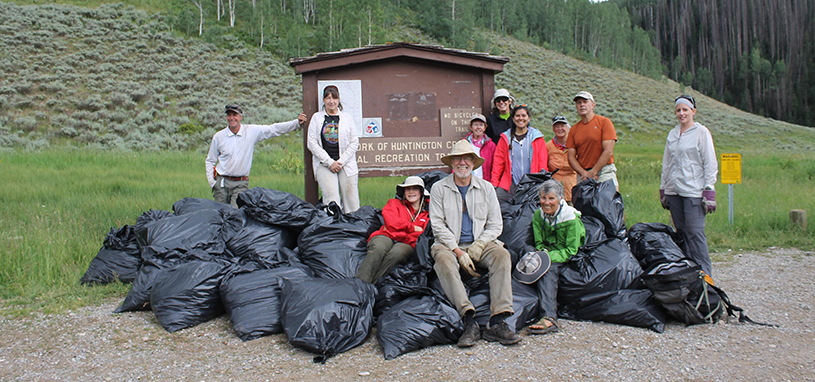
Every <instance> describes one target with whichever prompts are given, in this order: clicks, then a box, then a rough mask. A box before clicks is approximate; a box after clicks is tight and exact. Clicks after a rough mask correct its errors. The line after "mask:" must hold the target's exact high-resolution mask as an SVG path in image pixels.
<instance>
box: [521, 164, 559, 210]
mask: <svg viewBox="0 0 815 382" xmlns="http://www.w3.org/2000/svg"><path fill="white" fill-rule="evenodd" d="M549 179H552V173H550V172H548V171H546V170H542V171H541V172H539V173H535V174H526V175H524V176H523V177H522V178H521V181H520V182H518V186H517V187H516V188H515V193H514V194H512V204H531V205H533V206H535V207H536V209H537V208H540V185H541V184H543V182H545V181H547V180H549Z"/></svg>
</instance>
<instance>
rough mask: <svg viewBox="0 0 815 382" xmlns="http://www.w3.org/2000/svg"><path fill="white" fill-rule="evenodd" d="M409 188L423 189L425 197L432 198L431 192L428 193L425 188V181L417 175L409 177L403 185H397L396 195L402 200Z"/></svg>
mask: <svg viewBox="0 0 815 382" xmlns="http://www.w3.org/2000/svg"><path fill="white" fill-rule="evenodd" d="M408 187H421V188H422V191H423V192H424V196H430V192H428V191H427V189H426V188H425V187H424V181H423V180H422V178H420V177H418V176H415V175H414V176H409V177H407V178H406V179H405V181H404V182H402V184H397V185H396V195H397V196H399V197H400V198H404V197H405V189H406V188H408Z"/></svg>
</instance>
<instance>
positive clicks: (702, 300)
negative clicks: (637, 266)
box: [642, 259, 727, 325]
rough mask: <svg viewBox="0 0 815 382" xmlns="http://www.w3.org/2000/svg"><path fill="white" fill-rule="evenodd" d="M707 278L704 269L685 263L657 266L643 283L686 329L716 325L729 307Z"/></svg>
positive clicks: (689, 262) (645, 275)
mask: <svg viewBox="0 0 815 382" xmlns="http://www.w3.org/2000/svg"><path fill="white" fill-rule="evenodd" d="M705 276H706V275H705V273H704V272H703V271H702V267H700V266H699V265H697V264H696V263H694V262H693V261H692V260H688V259H684V260H680V261H678V262H674V263H663V264H659V265H657V266H656V267H654V268H653V269H651V270H650V271H649V272H648V273H646V274H643V275H642V281H643V282H644V283H645V286H646V287H648V289H650V290H651V292H653V293H654V298H655V299H656V300H657V301H659V303H660V304H662V307H664V308H665V310H666V311H667V312H668V314H670V315H671V316H672V317H673V318H675V319H677V320H678V321H681V322H684V323H685V324H686V325H694V324H706V323H707V324H713V323H716V322H717V321H719V319H721V318H722V315H723V313H724V311H725V310H726V309H727V307H726V305H725V302H724V300H723V299H722V297H721V296H720V295H719V293H718V291H717V290H716V289H715V288H714V287H713V285H711V283H709V282H708V281H707V280H706V278H705ZM707 279H709V277H708V278H707Z"/></svg>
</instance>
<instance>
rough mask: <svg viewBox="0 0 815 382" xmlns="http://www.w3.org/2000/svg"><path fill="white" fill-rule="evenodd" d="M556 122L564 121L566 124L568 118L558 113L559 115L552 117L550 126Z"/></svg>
mask: <svg viewBox="0 0 815 382" xmlns="http://www.w3.org/2000/svg"><path fill="white" fill-rule="evenodd" d="M556 123H565V124H567V125H568V124H569V120H567V119H566V117H564V116H562V115H559V116H557V117H555V118H552V126H554V125H555V124H556Z"/></svg>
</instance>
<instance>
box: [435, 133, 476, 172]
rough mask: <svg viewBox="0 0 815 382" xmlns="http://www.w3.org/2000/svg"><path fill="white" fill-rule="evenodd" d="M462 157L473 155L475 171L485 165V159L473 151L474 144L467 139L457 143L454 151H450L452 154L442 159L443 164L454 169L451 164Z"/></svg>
mask: <svg viewBox="0 0 815 382" xmlns="http://www.w3.org/2000/svg"><path fill="white" fill-rule="evenodd" d="M462 155H472V156H473V158H475V159H473V170H475V169H477V168H479V167H481V165H482V164H484V158H482V157H480V156H478V154H476V153H475V150H473V144H472V143H470V142H469V141H468V140H466V139H462V140H460V141H458V142H456V144H455V145H453V149H452V150H450V154H448V155H445V156H443V157H441V162H442V163H444V164H446V165H448V166H450V167H453V164H452V163H451V160H452V159H453V157H457V156H462Z"/></svg>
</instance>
